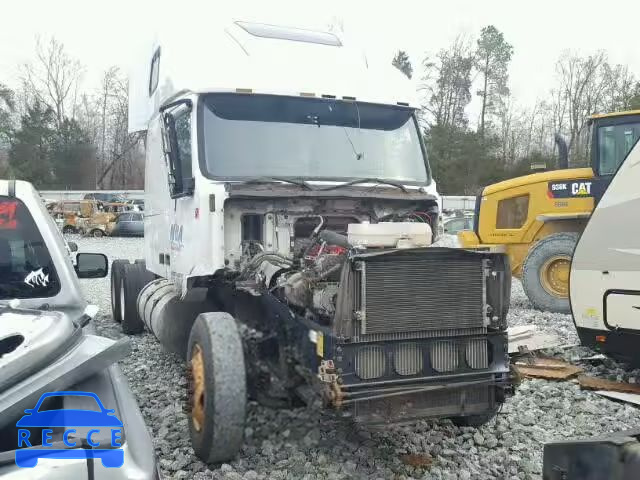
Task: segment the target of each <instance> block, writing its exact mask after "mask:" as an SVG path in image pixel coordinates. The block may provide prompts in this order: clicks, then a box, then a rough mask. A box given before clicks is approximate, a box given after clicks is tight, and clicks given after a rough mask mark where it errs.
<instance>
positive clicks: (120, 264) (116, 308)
mask: <svg viewBox="0 0 640 480" xmlns="http://www.w3.org/2000/svg"><path fill="white" fill-rule="evenodd" d="M125 265H129V260H120V259H118V260H114V261H113V262H111V317H112V318H113V321H114V322H116V323H120V322H122V313H121V312H120V289H121V288H122V271H123V270H124V266H125Z"/></svg>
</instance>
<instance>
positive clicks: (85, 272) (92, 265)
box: [75, 253, 109, 278]
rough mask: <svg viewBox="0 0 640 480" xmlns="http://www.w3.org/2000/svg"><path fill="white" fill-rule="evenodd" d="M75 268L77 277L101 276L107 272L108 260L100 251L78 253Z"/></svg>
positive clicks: (104, 275)
mask: <svg viewBox="0 0 640 480" xmlns="http://www.w3.org/2000/svg"><path fill="white" fill-rule="evenodd" d="M75 270H76V274H77V275H78V278H103V277H106V276H107V273H108V272H109V262H108V261H107V256H106V255H104V254H102V253H79V254H78V255H76V265H75Z"/></svg>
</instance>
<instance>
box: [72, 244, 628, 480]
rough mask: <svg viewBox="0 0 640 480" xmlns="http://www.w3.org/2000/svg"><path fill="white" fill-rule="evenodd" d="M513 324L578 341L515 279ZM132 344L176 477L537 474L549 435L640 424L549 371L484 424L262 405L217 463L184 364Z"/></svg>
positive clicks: (133, 365) (139, 340)
mask: <svg viewBox="0 0 640 480" xmlns="http://www.w3.org/2000/svg"><path fill="white" fill-rule="evenodd" d="M70 239H71V238H70ZM73 240H74V241H76V242H77V243H78V245H79V247H80V251H85V252H103V253H106V254H107V255H108V256H109V257H110V260H112V259H113V258H129V259H131V260H134V259H135V258H141V257H142V245H143V243H142V240H140V239H116V238H102V239H84V238H83V239H78V238H77V237H75V238H73ZM82 286H83V291H84V293H85V296H86V297H87V299H88V300H89V301H90V302H92V303H95V304H97V305H98V306H99V307H100V313H99V314H98V317H97V318H96V320H95V323H96V327H97V329H98V331H99V332H100V333H102V334H103V335H105V336H108V337H111V338H118V337H120V336H122V333H121V332H120V330H119V326H117V325H116V324H115V323H114V322H113V321H112V319H111V308H110V299H109V295H110V294H109V279H108V278H106V279H102V280H92V281H86V280H83V281H82ZM509 321H510V325H523V324H536V325H538V326H539V328H541V329H543V330H547V331H551V332H555V333H557V334H558V335H560V336H561V338H563V339H564V340H565V341H566V343H567V344H577V343H578V338H577V335H576V334H575V331H574V326H573V322H572V319H571V317H570V316H569V315H559V314H550V313H542V312H537V311H535V310H532V309H531V306H530V304H529V302H528V300H527V298H526V296H525V295H524V292H523V291H522V287H521V286H520V284H519V283H518V282H517V281H514V285H513V293H512V302H511V313H510V315H509ZM131 343H132V353H131V355H130V356H129V357H128V358H127V359H125V360H123V361H122V362H121V367H122V370H123V372H124V373H125V375H126V376H127V377H128V379H129V383H130V385H131V388H132V390H133V392H134V394H135V395H136V397H137V399H138V403H139V405H140V408H141V410H142V413H143V415H144V417H145V420H146V422H147V425H148V427H149V428H150V430H151V432H152V436H153V439H154V444H155V448H156V453H157V455H158V458H159V459H160V465H161V468H162V473H163V474H164V476H165V477H166V478H176V479H187V478H195V479H205V478H207V479H209V478H215V479H241V478H244V479H247V480H249V479H254V480H255V479H289V478H292V479H293V478H296V479H297V478H304V479H309V480H311V479H321V478H322V479H325V478H326V479H340V478H372V479H375V478H383V479H387V478H394V479H410V478H416V479H417V478H434V479H439V478H443V479H486V478H500V479H502V478H505V479H516V478H519V479H537V478H541V469H542V446H543V443H544V442H547V441H550V440H554V439H562V438H568V437H573V436H590V435H595V434H599V433H604V432H611V431H616V430H622V429H627V428H633V427H638V426H640V415H638V411H637V409H636V408H634V407H631V406H629V405H626V404H622V403H616V402H613V401H610V400H607V399H604V398H602V397H599V396H598V395H596V394H594V393H591V392H586V391H581V390H580V388H579V386H578V385H577V384H576V383H575V382H560V383H554V382H547V381H543V380H525V381H524V382H523V383H522V384H521V385H520V387H519V389H518V390H517V391H516V394H515V395H514V396H513V397H511V398H510V399H509V400H508V401H507V403H506V404H505V405H504V407H503V409H502V411H501V412H500V414H499V415H498V416H497V417H496V419H495V420H492V421H491V422H490V423H489V424H487V425H485V426H483V427H482V428H479V429H475V428H458V427H455V426H453V425H452V424H451V422H449V421H446V420H444V421H438V422H420V423H418V424H415V425H411V426H403V427H393V428H389V429H386V430H384V431H369V430H366V429H361V428H356V427H353V426H352V425H350V424H349V423H346V422H344V421H342V420H339V419H337V418H335V417H334V416H332V415H331V414H329V413H326V412H325V413H320V412H317V411H313V410H311V409H306V408H299V409H296V410H292V411H291V410H274V409H269V408H265V407H262V406H259V405H255V404H252V405H250V410H249V417H248V423H247V428H246V431H245V437H246V440H245V446H244V448H243V450H242V452H241V454H240V455H239V457H238V458H237V459H236V460H235V461H234V462H233V463H230V464H223V465H221V466H208V465H206V464H204V463H202V462H200V461H199V460H198V459H197V458H196V456H195V455H194V453H193V450H192V449H191V448H190V446H189V433H188V427H187V418H186V416H185V414H184V413H183V411H182V408H183V403H184V401H185V384H186V380H185V376H184V372H185V365H184V363H183V362H182V361H181V360H179V359H178V358H177V357H175V356H173V355H171V354H168V353H165V352H164V351H163V350H162V348H161V347H160V345H159V344H158V342H157V341H156V340H155V338H154V337H153V336H151V335H150V334H148V333H145V334H142V335H138V336H134V337H131ZM547 353H553V354H556V355H558V356H561V357H564V358H565V359H567V360H573V361H578V359H579V358H582V357H586V356H589V355H591V354H593V352H591V351H590V350H588V349H586V348H583V347H571V348H566V349H557V350H555V351H553V352H547ZM580 365H581V366H583V367H584V368H585V369H586V370H587V371H588V372H589V373H591V374H597V375H599V376H602V377H604V378H609V379H612V380H619V381H631V382H635V381H636V379H637V378H640V370H635V371H631V370H627V369H625V368H624V366H623V365H621V364H618V363H616V362H614V361H611V360H608V359H607V360H605V361H604V362H600V363H597V364H590V363H588V362H581V363H580ZM409 454H416V455H415V456H412V457H407V455H409ZM416 464H419V465H418V466H416ZM420 464H422V465H420Z"/></svg>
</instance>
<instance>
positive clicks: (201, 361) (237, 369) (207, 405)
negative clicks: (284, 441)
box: [187, 312, 247, 463]
mask: <svg viewBox="0 0 640 480" xmlns="http://www.w3.org/2000/svg"><path fill="white" fill-rule="evenodd" d="M187 360H188V366H189V370H188V378H189V387H188V388H189V391H188V398H189V400H188V402H189V403H188V413H189V432H190V436H191V444H192V446H193V449H194V451H195V452H196V454H197V455H198V457H199V458H200V459H202V460H203V461H204V462H206V463H220V462H224V461H228V460H231V459H232V458H234V457H235V456H236V455H237V453H238V451H239V450H240V448H241V446H242V442H243V436H244V425H245V418H246V402H247V382H246V371H245V360H244V351H243V346H242V339H241V337H240V333H239V332H238V327H237V325H236V321H235V320H234V318H233V317H232V316H231V315H229V314H228V313H226V312H209V313H201V314H200V315H198V316H197V318H196V320H195V322H194V324H193V327H192V328H191V334H190V335H189V343H188V347H187Z"/></svg>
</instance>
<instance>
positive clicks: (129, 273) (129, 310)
mask: <svg viewBox="0 0 640 480" xmlns="http://www.w3.org/2000/svg"><path fill="white" fill-rule="evenodd" d="M121 275H122V282H121V283H120V318H121V324H122V331H123V332H124V333H126V334H127V335H135V334H136V333H141V332H142V331H144V322H143V321H142V318H140V315H139V314H138V294H139V293H140V291H141V290H142V288H143V287H144V286H145V285H146V284H147V283H149V282H150V281H152V280H153V279H154V277H153V274H152V273H150V272H149V271H147V269H146V268H144V266H143V265H140V264H137V263H136V264H128V265H124V266H123V268H122V271H121Z"/></svg>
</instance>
